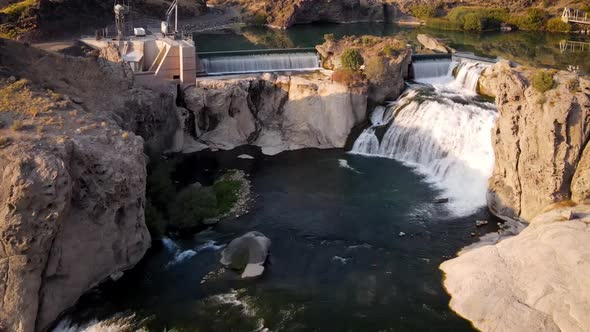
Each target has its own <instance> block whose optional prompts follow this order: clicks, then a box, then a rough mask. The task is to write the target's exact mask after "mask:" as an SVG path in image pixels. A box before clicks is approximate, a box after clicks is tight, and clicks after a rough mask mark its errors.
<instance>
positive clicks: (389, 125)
mask: <svg viewBox="0 0 590 332" xmlns="http://www.w3.org/2000/svg"><path fill="white" fill-rule="evenodd" d="M458 66H459V67H458V70H459V73H458V75H457V78H456V79H455V80H452V79H451V80H450V82H448V83H446V84H444V85H442V86H436V85H435V86H431V85H422V84H417V85H412V86H410V88H409V89H408V90H407V91H406V92H405V93H404V94H403V95H402V96H401V97H400V98H399V99H398V100H397V101H396V102H395V103H393V104H392V105H390V106H389V107H388V108H387V109H386V110H385V112H384V113H382V110H381V109H378V110H376V112H373V114H372V117H371V123H372V125H371V126H370V127H369V128H367V129H365V131H364V132H363V133H362V134H361V135H360V136H359V138H358V139H357V140H356V142H355V143H354V145H353V148H352V151H351V153H354V154H361V155H368V156H379V157H385V158H393V159H396V160H399V161H401V162H403V163H405V164H407V165H409V166H411V167H414V168H415V169H416V170H417V171H418V172H419V173H421V174H423V175H424V176H425V178H426V180H427V181H428V182H429V183H432V184H433V185H434V186H435V187H436V188H438V189H440V190H441V191H442V192H441V197H444V198H448V199H449V204H448V207H449V209H450V210H451V212H453V213H454V214H456V215H467V214H469V213H472V212H474V211H475V210H477V209H478V208H479V207H481V206H483V205H485V203H486V197H485V196H486V191H487V180H488V178H489V177H490V176H491V173H492V170H493V164H494V154H493V150H492V143H491V131H492V128H493V126H494V123H495V119H496V116H497V115H496V113H497V112H496V109H495V106H494V105H493V104H491V103H487V102H483V101H480V100H478V99H477V97H476V96H472V95H471V94H466V93H465V90H470V91H475V88H476V86H477V78H478V77H479V74H480V73H481V71H482V70H483V68H484V66H482V65H481V64H478V63H473V62H461V63H459V64H458ZM464 89H465V90H464ZM381 114H383V115H381ZM375 117H376V118H381V119H390V120H389V121H388V122H378V121H375V120H373V118H375ZM378 128H383V129H382V130H380V132H381V133H383V132H385V133H384V134H383V137H381V138H379V137H377V135H376V133H377V129H378ZM385 129H386V130H385Z"/></svg>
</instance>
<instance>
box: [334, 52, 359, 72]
mask: <svg viewBox="0 0 590 332" xmlns="http://www.w3.org/2000/svg"><path fill="white" fill-rule="evenodd" d="M340 62H342V67H343V68H344V69H348V70H352V71H358V70H359V69H360V68H361V66H362V65H363V64H364V63H365V60H364V59H363V56H362V55H361V53H360V52H359V51H358V50H357V49H350V48H349V49H347V50H345V51H344V52H343V53H342V55H341V56H340Z"/></svg>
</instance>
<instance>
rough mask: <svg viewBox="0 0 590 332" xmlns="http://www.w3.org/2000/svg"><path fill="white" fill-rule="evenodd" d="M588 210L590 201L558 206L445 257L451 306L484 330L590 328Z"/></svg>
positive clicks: (569, 330) (575, 330)
mask: <svg viewBox="0 0 590 332" xmlns="http://www.w3.org/2000/svg"><path fill="white" fill-rule="evenodd" d="M589 216H590V207H589V206H577V207H574V208H559V209H557V210H553V211H550V212H547V213H545V214H542V215H540V216H538V217H536V218H534V219H533V221H532V223H531V225H530V226H528V227H527V228H526V229H525V230H524V231H522V232H521V233H520V234H519V235H517V236H515V237H512V238H509V239H505V240H503V241H501V242H499V243H497V244H495V245H486V246H481V247H479V248H476V249H473V250H468V251H466V252H464V253H462V254H460V255H459V257H457V258H454V259H452V260H449V261H446V262H444V263H443V264H442V265H441V269H442V270H443V271H444V272H445V279H444V285H445V287H446V290H447V291H448V292H449V293H450V294H451V295H452V300H451V303H450V306H451V308H452V309H453V310H455V311H456V312H457V313H458V314H460V315H461V316H463V317H465V318H467V319H469V320H470V321H471V322H473V325H474V326H475V327H476V328H477V329H479V330H481V331H483V332H488V331H555V332H558V331H562V332H579V331H588V328H589V327H590V318H589V316H588V315H587V313H588V312H589V311H590V301H589V300H588V299H590V288H588V284H589V283H590V264H589V263H588V257H590V217H589Z"/></svg>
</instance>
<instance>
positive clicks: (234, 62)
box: [201, 52, 320, 75]
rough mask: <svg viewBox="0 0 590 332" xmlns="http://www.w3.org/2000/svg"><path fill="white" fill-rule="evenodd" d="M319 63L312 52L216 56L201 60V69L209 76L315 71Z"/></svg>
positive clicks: (316, 56)
mask: <svg viewBox="0 0 590 332" xmlns="http://www.w3.org/2000/svg"><path fill="white" fill-rule="evenodd" d="M319 63H320V59H319V57H318V55H317V54H316V53H314V52H306V53H284V54H258V55H236V56H216V57H211V58H203V59H201V64H202V65H203V69H204V70H205V71H206V72H207V73H208V74H209V75H223V74H238V73H259V72H267V71H306V70H316V69H318V68H319Z"/></svg>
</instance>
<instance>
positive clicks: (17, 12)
mask: <svg viewBox="0 0 590 332" xmlns="http://www.w3.org/2000/svg"><path fill="white" fill-rule="evenodd" d="M35 5H37V0H24V1H19V2H15V3H13V4H11V5H8V6H6V7H4V8H2V9H0V13H2V14H5V15H7V16H8V19H9V20H10V21H16V20H18V19H19V17H20V16H21V14H22V13H23V12H24V11H25V10H27V9H29V8H30V7H33V6H35Z"/></svg>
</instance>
